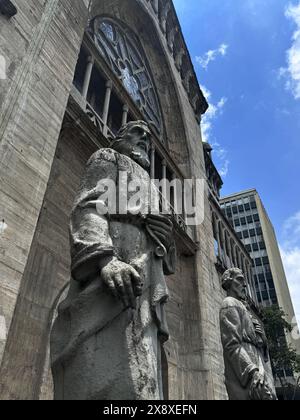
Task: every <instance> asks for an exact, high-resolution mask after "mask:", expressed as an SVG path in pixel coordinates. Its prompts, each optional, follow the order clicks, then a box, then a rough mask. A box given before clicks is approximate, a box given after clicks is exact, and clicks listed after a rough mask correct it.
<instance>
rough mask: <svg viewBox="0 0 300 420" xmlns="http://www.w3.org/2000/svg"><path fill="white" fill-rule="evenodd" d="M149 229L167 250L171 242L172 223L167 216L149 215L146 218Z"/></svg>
mask: <svg viewBox="0 0 300 420" xmlns="http://www.w3.org/2000/svg"><path fill="white" fill-rule="evenodd" d="M146 223H147V226H148V228H149V229H151V231H152V232H153V233H154V234H155V236H156V237H157V238H158V239H159V240H160V241H161V243H162V244H163V246H164V247H165V248H166V250H168V249H169V248H170V245H171V244H172V242H173V223H172V222H171V220H170V219H169V217H167V216H163V215H153V214H150V215H148V216H147V218H146Z"/></svg>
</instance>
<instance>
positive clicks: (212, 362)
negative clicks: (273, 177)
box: [0, 0, 256, 400]
mask: <svg viewBox="0 0 300 420" xmlns="http://www.w3.org/2000/svg"><path fill="white" fill-rule="evenodd" d="M7 3H11V2H8V1H7ZM12 3H13V5H14V6H15V7H16V11H17V14H15V15H14V16H12V15H13V13H12V14H11V15H10V16H9V14H8V13H5V14H1V15H0V27H1V29H0V57H2V58H4V60H5V78H4V77H3V80H2V79H1V81H0V178H1V186H0V326H1V333H0V363H1V368H0V396H1V398H2V399H27V400H30V399H36V400H37V399H52V398H53V384H52V380H51V374H50V371H49V334H50V330H51V326H52V322H53V319H54V317H55V314H56V309H57V306H58V303H59V302H60V301H61V300H62V298H63V296H64V295H65V293H66V290H67V288H68V284H69V280H70V252H69V235H68V225H69V218H70V212H71V207H72V204H73V200H74V197H75V194H76V191H77V189H78V186H79V183H80V180H81V177H82V175H83V171H84V168H85V164H86V162H87V161H88V159H89V158H90V156H91V155H92V154H93V153H94V152H95V151H96V150H97V149H99V148H101V147H108V146H109V144H110V141H111V138H113V137H114V135H115V134H116V132H117V130H118V129H119V128H120V127H121V126H122V124H124V123H125V122H127V121H130V120H141V119H144V120H146V121H151V122H152V129H153V144H152V151H151V176H153V177H155V178H160V179H163V178H167V179H169V180H172V179H174V178H179V179H192V178H193V179H205V180H206V183H205V185H206V187H205V193H204V197H203V200H202V202H203V206H204V214H205V218H204V222H203V223H202V224H201V225H200V226H197V227H196V228H190V227H188V226H186V224H185V219H184V215H183V217H179V216H174V223H175V230H176V243H177V248H178V264H177V271H176V274H175V275H173V276H171V277H170V278H168V286H169V289H170V295H171V300H170V302H169V304H168V306H167V311H168V323H169V327H170V332H171V339H170V341H169V342H168V343H167V344H166V356H167V360H165V362H164V372H163V374H164V385H165V389H166V391H167V395H168V397H169V399H178V400H186V399H187V400H188V399H199V400H201V399H208V400H222V399H227V394H226V389H225V385H224V374H223V372H224V363H223V353H222V346H221V339H220V326H219V308H220V307H221V303H222V300H223V298H224V296H225V292H224V291H223V290H222V287H221V282H220V276H221V275H222V274H223V272H224V270H225V269H226V268H229V267H231V266H237V267H240V268H241V269H243V271H244V272H245V274H246V278H247V282H248V293H249V301H251V297H252V298H253V300H254V301H255V299H256V297H255V293H254V292H253V290H254V285H253V281H252V272H251V265H252V263H251V259H250V256H249V254H248V252H247V250H246V249H245V247H244V245H243V244H242V242H241V241H240V240H239V239H238V237H237V236H236V233H235V232H234V230H233V228H232V227H231V225H230V223H229V222H228V221H227V219H226V218H225V216H224V215H223V213H222V211H221V208H220V205H219V192H220V188H221V186H222V180H221V178H220V176H219V175H218V173H217V171H216V168H215V167H214V164H213V162H212V159H211V149H210V147H209V145H207V144H204V147H203V143H202V139H201V129H200V121H201V116H202V114H204V113H205V111H206V110H207V102H206V100H205V98H204V96H203V94H202V92H201V89H200V88H199V85H198V82H197V79H196V75H195V72H194V69H193V66H192V63H191V59H190V56H189V53H188V51H187V48H186V44H185V41H184V39H183V36H182V32H181V29H180V25H179V22H178V19H177V16H176V13H175V9H174V6H173V4H172V2H171V1H169V0H113V1H112V0H94V1H91V2H90V1H89V0H47V1H44V2H40V1H37V0H28V1H26V2H24V1H23V0H13V1H12ZM252 303H253V305H254V303H255V302H252Z"/></svg>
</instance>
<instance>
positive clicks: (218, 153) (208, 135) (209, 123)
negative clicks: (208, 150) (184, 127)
mask: <svg viewBox="0 0 300 420" xmlns="http://www.w3.org/2000/svg"><path fill="white" fill-rule="evenodd" d="M202 90H203V94H204V96H205V97H206V99H207V101H208V103H209V108H208V110H207V112H206V114H205V115H204V117H203V119H202V123H201V128H202V139H203V141H205V142H207V143H210V144H211V146H212V147H213V149H214V156H215V157H216V164H217V166H218V168H219V173H220V175H221V176H222V177H225V176H226V175H227V174H228V170H229V164H230V162H229V160H228V158H227V156H228V153H227V150H226V149H224V148H223V147H222V146H221V145H220V143H218V142H217V141H216V140H215V139H213V138H212V129H213V121H214V120H215V119H216V118H218V116H220V115H222V113H223V109H224V107H225V105H226V103H227V98H225V97H223V98H221V99H220V100H219V101H218V102H217V103H213V101H212V94H211V92H210V91H209V90H208V89H207V88H206V87H202Z"/></svg>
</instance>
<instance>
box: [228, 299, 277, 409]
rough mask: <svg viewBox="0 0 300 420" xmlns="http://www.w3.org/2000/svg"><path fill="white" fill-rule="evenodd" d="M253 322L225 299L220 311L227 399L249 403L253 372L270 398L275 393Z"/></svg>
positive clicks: (235, 303)
mask: <svg viewBox="0 0 300 420" xmlns="http://www.w3.org/2000/svg"><path fill="white" fill-rule="evenodd" d="M255 322H256V319H254V317H253V316H252V314H251V312H250V311H249V310H248V309H247V308H246V306H245V304H244V303H243V302H241V301H239V300H237V299H235V298H233V297H228V298H226V299H225V300H224V302H223V305H222V308H221V312H220V324H221V336H222V343H223V348H224V361H225V378H226V388H227V392H228V395H229V399H230V400H241V401H247V400H251V399H252V398H251V380H252V377H253V374H254V373H255V371H257V372H260V373H261V374H262V376H263V377H264V378H265V381H266V386H267V389H268V390H269V392H270V395H267V394H266V399H272V398H273V399H274V400H276V398H277V397H276V392H275V388H274V381H273V375H272V369H271V365H270V360H269V354H268V349H267V347H266V343H264V339H263V338H262V336H260V335H258V334H257V333H256V331H255Z"/></svg>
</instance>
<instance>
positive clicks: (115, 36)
mask: <svg viewBox="0 0 300 420" xmlns="http://www.w3.org/2000/svg"><path fill="white" fill-rule="evenodd" d="M92 26H93V31H94V37H95V42H96V45H97V47H98V49H99V50H100V52H101V54H102V55H103V56H104V57H105V59H106V61H107V62H108V64H109V66H110V67H111V68H112V69H113V71H114V72H115V74H116V75H117V76H118V77H119V78H120V80H122V83H123V85H124V86H125V88H126V90H127V91H128V93H129V94H130V96H131V97H132V98H133V100H134V101H135V103H136V104H137V106H138V107H139V109H140V111H141V112H142V113H143V115H144V118H145V119H146V120H147V121H148V122H151V123H152V124H153V125H154V126H155V127H156V129H157V131H158V132H159V133H161V132H162V119H161V112H160V106H159V101H158V97H157V94H156V90H155V87H154V83H153V80H152V77H151V75H150V71H149V68H148V65H147V63H146V58H145V57H144V54H143V53H142V51H141V47H140V45H139V41H138V39H137V38H136V36H135V34H134V33H132V31H131V30H129V29H128V28H127V27H124V26H121V24H119V23H118V22H116V21H114V20H112V19H110V18H103V17H99V18H96V19H95V20H94V21H93V23H92Z"/></svg>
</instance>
